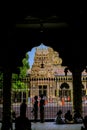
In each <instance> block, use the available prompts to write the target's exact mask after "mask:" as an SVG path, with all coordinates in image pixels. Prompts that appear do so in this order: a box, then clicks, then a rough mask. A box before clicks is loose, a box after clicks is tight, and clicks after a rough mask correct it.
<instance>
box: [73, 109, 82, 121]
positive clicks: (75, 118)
mask: <svg viewBox="0 0 87 130" xmlns="http://www.w3.org/2000/svg"><path fill="white" fill-rule="evenodd" d="M73 119H74V122H75V123H82V122H83V118H82V116H81V114H80V112H79V111H78V110H76V111H75V112H74V117H73Z"/></svg>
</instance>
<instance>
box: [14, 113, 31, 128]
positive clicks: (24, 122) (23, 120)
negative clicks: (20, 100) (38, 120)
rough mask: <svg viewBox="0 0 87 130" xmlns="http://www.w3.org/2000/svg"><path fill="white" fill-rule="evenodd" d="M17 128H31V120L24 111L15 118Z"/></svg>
mask: <svg viewBox="0 0 87 130" xmlns="http://www.w3.org/2000/svg"><path fill="white" fill-rule="evenodd" d="M15 130H31V122H30V120H29V119H28V118H27V117H26V116H25V114H24V112H23V113H22V111H21V113H20V116H19V117H17V118H16V119H15Z"/></svg>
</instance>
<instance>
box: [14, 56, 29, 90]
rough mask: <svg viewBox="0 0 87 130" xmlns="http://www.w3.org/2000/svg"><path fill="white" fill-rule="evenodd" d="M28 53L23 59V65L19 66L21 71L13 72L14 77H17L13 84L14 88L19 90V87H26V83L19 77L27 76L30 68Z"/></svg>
mask: <svg viewBox="0 0 87 130" xmlns="http://www.w3.org/2000/svg"><path fill="white" fill-rule="evenodd" d="M28 59H29V56H28V53H26V55H25V58H24V59H23V60H22V63H23V66H22V67H19V70H20V73H19V74H12V79H15V82H14V83H13V84H12V89H14V90H15V91H17V89H21V90H23V89H25V88H26V84H25V83H24V82H22V81H20V80H19V79H22V78H26V74H27V70H28V69H29V67H30V66H29V63H28Z"/></svg>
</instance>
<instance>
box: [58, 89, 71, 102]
mask: <svg viewBox="0 0 87 130" xmlns="http://www.w3.org/2000/svg"><path fill="white" fill-rule="evenodd" d="M59 97H61V98H64V101H65V102H70V101H71V90H67V89H62V90H59Z"/></svg>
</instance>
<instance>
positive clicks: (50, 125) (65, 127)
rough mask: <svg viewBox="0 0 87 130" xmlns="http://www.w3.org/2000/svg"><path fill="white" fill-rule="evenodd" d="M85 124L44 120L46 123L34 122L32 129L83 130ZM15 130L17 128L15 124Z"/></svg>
mask: <svg viewBox="0 0 87 130" xmlns="http://www.w3.org/2000/svg"><path fill="white" fill-rule="evenodd" d="M81 126H83V124H62V125H60V124H59V125H57V124H55V123H54V122H44V123H40V122H37V123H32V130H81ZM0 130H1V124H0ZM13 130H15V127H14V124H13Z"/></svg>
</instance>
